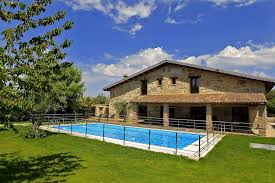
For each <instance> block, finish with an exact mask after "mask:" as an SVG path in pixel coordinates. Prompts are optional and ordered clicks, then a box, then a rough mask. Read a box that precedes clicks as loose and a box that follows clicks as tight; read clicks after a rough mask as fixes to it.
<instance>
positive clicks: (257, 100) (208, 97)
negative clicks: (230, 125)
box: [130, 93, 266, 104]
mask: <svg viewBox="0 0 275 183" xmlns="http://www.w3.org/2000/svg"><path fill="white" fill-rule="evenodd" d="M130 102H133V103H144V104H146V103H156V104H161V103H168V104H169V103H173V104H265V103H266V98H265V95H264V94H263V93H220V94H174V95H144V96H139V97H137V98H135V99H133V100H131V101H130Z"/></svg>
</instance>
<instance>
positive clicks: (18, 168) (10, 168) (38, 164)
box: [0, 153, 84, 182]
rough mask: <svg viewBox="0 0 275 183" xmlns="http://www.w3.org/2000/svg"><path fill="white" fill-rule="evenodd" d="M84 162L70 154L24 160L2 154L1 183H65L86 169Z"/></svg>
mask: <svg viewBox="0 0 275 183" xmlns="http://www.w3.org/2000/svg"><path fill="white" fill-rule="evenodd" d="M82 161H83V160H81V159H79V158H78V157H77V156H73V155H70V154H68V153H58V154H52V155H48V156H41V157H31V158H28V159H22V158H21V157H19V156H18V154H17V153H10V154H0V180H1V181H0V182H23V181H26V182H32V181H39V182H65V181H66V180H65V179H66V177H67V176H69V175H74V171H75V170H77V169H80V168H84V167H83V166H82V165H81V162H82Z"/></svg>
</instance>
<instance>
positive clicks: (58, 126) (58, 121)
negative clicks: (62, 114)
mask: <svg viewBox="0 0 275 183" xmlns="http://www.w3.org/2000/svg"><path fill="white" fill-rule="evenodd" d="M59 130H60V122H59V120H58V132H59Z"/></svg>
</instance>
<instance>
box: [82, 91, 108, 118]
mask: <svg viewBox="0 0 275 183" xmlns="http://www.w3.org/2000/svg"><path fill="white" fill-rule="evenodd" d="M108 102H109V97H107V96H105V95H103V94H98V96H96V97H84V96H82V97H81V98H80V99H79V101H78V104H79V107H80V108H79V110H80V111H81V112H82V113H83V116H84V118H86V117H88V113H91V112H94V110H95V106H96V105H97V104H107V103H108Z"/></svg>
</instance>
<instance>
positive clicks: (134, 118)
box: [127, 104, 138, 123]
mask: <svg viewBox="0 0 275 183" xmlns="http://www.w3.org/2000/svg"><path fill="white" fill-rule="evenodd" d="M128 114H129V115H128V116H127V119H128V121H131V122H134V123H138V104H131V107H130V109H129V113H128Z"/></svg>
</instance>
